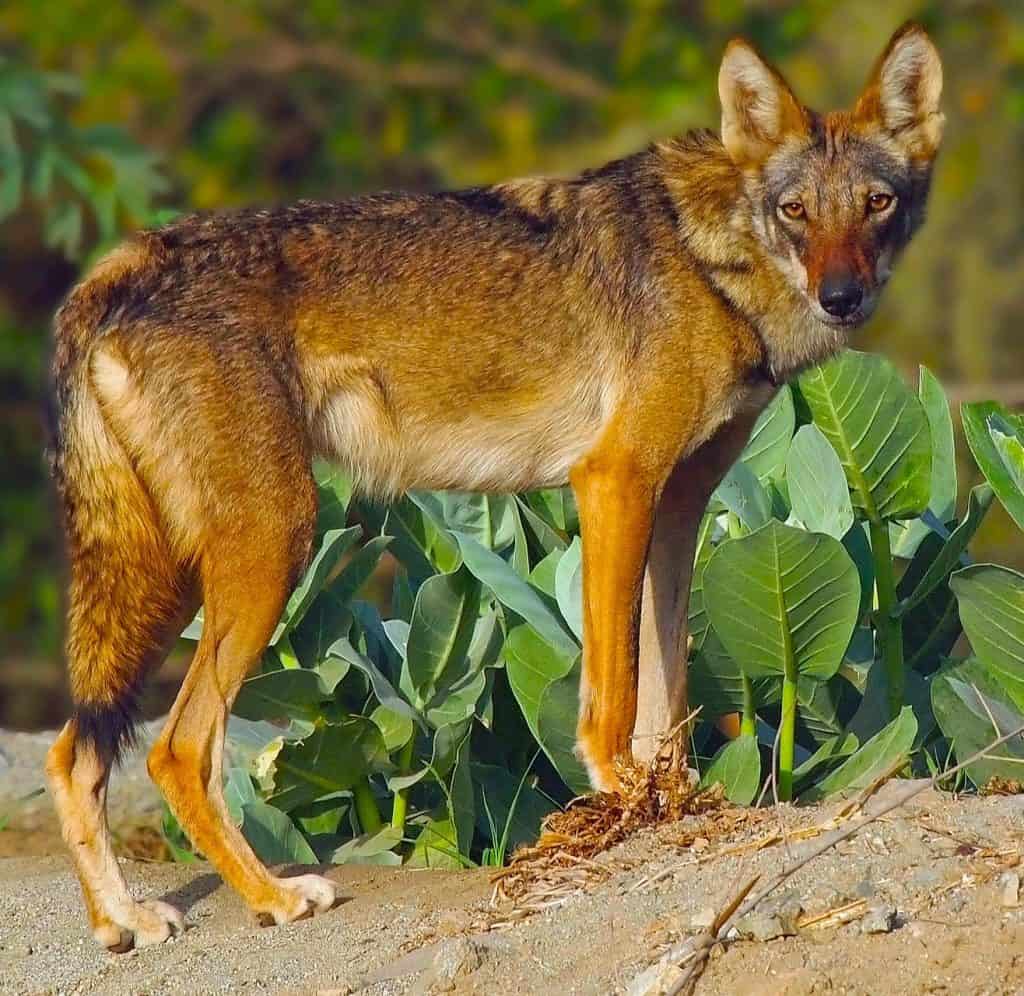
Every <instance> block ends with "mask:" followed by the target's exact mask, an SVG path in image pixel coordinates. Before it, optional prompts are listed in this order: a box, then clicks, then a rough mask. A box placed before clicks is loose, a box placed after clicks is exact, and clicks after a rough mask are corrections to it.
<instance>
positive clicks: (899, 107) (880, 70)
mask: <svg viewBox="0 0 1024 996" xmlns="http://www.w3.org/2000/svg"><path fill="white" fill-rule="evenodd" d="M941 96H942V62H941V61H940V60H939V53H938V52H937V51H936V49H935V46H934V45H933V44H932V41H931V39H930V38H929V37H928V35H926V34H925V32H924V29H923V28H921V27H920V26H919V25H917V24H905V25H904V26H903V27H902V28H900V29H899V31H897V32H896V34H894V35H893V36H892V39H891V40H890V42H889V44H888V45H887V46H886V49H885V51H884V52H883V53H882V57H881V58H880V59H879V60H878V62H877V64H876V65H875V68H874V71H873V72H872V74H871V79H870V80H869V81H868V85H867V86H866V87H865V89H864V92H863V93H862V94H861V96H860V99H859V100H858V101H857V104H856V106H855V107H854V110H853V113H854V117H855V118H856V119H857V120H859V121H867V122H873V123H877V124H880V125H881V126H882V127H883V128H885V130H886V131H888V132H889V133H890V134H891V135H892V136H893V137H894V138H896V139H897V140H898V141H899V142H900V143H901V144H902V145H904V146H905V147H906V149H907V152H908V154H910V155H912V156H915V157H920V158H925V159H931V158H932V157H933V156H934V155H935V153H936V152H937V151H938V148H939V142H940V141H941V139H942V126H943V123H944V120H945V119H944V118H943V115H942V112H941V111H940V110H939V98H940V97H941Z"/></svg>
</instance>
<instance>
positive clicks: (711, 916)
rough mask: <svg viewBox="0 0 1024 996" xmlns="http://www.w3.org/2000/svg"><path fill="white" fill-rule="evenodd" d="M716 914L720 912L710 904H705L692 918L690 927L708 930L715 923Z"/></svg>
mask: <svg viewBox="0 0 1024 996" xmlns="http://www.w3.org/2000/svg"><path fill="white" fill-rule="evenodd" d="M716 916H718V914H717V913H716V912H715V911H714V910H713V909H712V908H711V907H710V906H705V907H704V908H703V909H699V910H697V912H696V913H694V914H693V916H692V917H691V918H690V927H691V928H692V929H693V930H708V929H709V928H710V927H711V926H712V925H713V924H714V922H715V917H716Z"/></svg>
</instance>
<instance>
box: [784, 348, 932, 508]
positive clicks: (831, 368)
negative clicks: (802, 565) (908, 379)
mask: <svg viewBox="0 0 1024 996" xmlns="http://www.w3.org/2000/svg"><path fill="white" fill-rule="evenodd" d="M799 383H800V391H801V394H802V395H803V398H804V400H805V401H806V403H807V406H808V408H809V409H810V411H811V414H812V416H813V418H814V423H815V425H817V426H818V428H819V429H821V431H822V432H823V433H824V434H825V437H826V438H827V439H828V441H829V442H830V443H831V444H832V448H833V449H834V450H835V451H836V453H837V454H838V455H839V460H840V462H841V463H842V465H843V471H844V472H845V474H846V480H847V483H848V484H849V487H850V491H851V493H852V496H853V505H854V507H855V508H856V509H859V510H860V511H861V512H862V513H863V515H864V516H865V518H867V519H869V520H872V521H879V522H880V521H882V520H883V519H904V518H909V517H912V516H915V515H920V513H921V512H922V511H923V510H924V509H925V507H926V506H927V504H928V498H929V492H930V490H931V459H932V456H931V452H932V450H931V438H930V432H929V428H928V419H927V417H926V415H925V410H924V406H923V405H922V404H921V402H920V400H919V399H918V398H917V396H916V395H915V394H914V393H913V392H912V391H911V390H910V389H909V388H908V387H907V385H906V384H905V383H904V382H903V379H902V378H901V377H900V375H899V372H898V371H897V370H896V368H895V367H894V366H893V365H892V363H890V362H889V361H888V360H886V359H884V358H883V357H881V356H875V355H872V354H869V353H858V352H854V351H853V350H847V351H845V352H843V353H841V354H840V355H839V356H837V357H836V358H834V359H832V360H829V361H828V362H827V363H824V364H822V365H821V366H820V367H815V368H813V369H811V370H808V371H807V372H805V373H804V374H802V375H801V377H800V381H799Z"/></svg>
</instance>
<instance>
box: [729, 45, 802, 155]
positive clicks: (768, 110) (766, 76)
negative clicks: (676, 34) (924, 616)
mask: <svg viewBox="0 0 1024 996" xmlns="http://www.w3.org/2000/svg"><path fill="white" fill-rule="evenodd" d="M718 96H719V99H720V100H721V102H722V144H723V145H724V146H725V150H726V152H728V153H729V158H730V159H732V161H733V162H734V163H735V164H736V165H737V166H739V167H740V168H741V169H742V168H744V167H750V166H756V165H758V164H760V163H762V162H764V160H765V159H767V158H768V156H769V155H770V154H771V152H772V150H773V149H775V148H776V147H777V146H778V145H779V144H780V143H781V142H782V141H783V139H785V137H786V136H787V135H789V134H793V133H806V132H807V131H808V129H809V116H808V113H807V111H806V110H805V109H804V107H803V105H802V104H801V103H800V101H799V100H797V99H796V97H794V96H793V91H792V90H790V88H789V86H788V85H787V84H786V81H785V80H784V79H783V78H782V76H781V74H780V73H779V72H778V70H776V69H774V68H773V67H772V66H770V65H769V64H768V63H767V62H765V61H764V59H762V58H761V56H760V55H758V53H757V52H756V51H755V50H754V48H753V46H751V45H750V44H749V43H748V42H745V41H743V40H742V39H741V38H736V39H733V41H731V42H729V45H728V47H727V48H726V50H725V55H723V56H722V66H721V68H720V69H719V71H718Z"/></svg>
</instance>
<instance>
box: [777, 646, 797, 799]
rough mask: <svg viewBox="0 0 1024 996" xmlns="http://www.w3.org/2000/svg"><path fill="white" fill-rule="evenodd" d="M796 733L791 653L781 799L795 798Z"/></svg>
mask: <svg viewBox="0 0 1024 996" xmlns="http://www.w3.org/2000/svg"><path fill="white" fill-rule="evenodd" d="M795 734H796V661H795V660H794V659H793V657H792V655H790V658H789V660H788V661H787V662H786V673H785V674H784V675H783V677H782V718H781V719H780V721H779V801H780V802H789V801H790V800H791V799H792V798H793V742H794V739H795Z"/></svg>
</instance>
